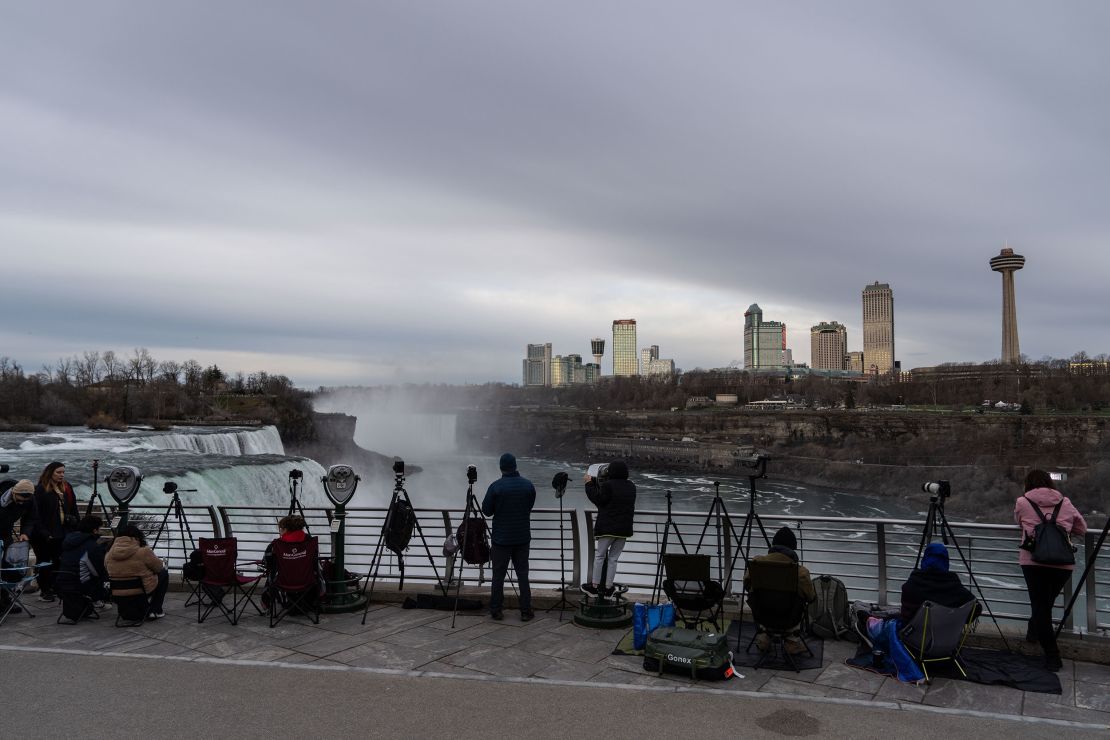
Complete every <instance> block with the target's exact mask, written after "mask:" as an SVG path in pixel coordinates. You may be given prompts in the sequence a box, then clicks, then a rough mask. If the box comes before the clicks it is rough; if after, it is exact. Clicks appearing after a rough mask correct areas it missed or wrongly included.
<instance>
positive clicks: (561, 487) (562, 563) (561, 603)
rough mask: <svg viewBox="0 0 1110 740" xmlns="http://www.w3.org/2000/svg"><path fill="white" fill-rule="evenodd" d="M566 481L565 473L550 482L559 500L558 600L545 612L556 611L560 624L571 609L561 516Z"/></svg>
mask: <svg viewBox="0 0 1110 740" xmlns="http://www.w3.org/2000/svg"><path fill="white" fill-rule="evenodd" d="M567 479H568V476H567V474H566V473H558V474H556V475H555V478H554V480H552V481H551V485H552V487H553V488H554V489H555V498H557V499H559V600H558V601H556V602H555V603H554V604H552V605H551V606H549V607H548V608H547V611H552V610H553V609H558V610H559V621H560V622H562V621H563V613H564V612H565V611H566V610H567V609H570V608H572V607H571V603H570V602H569V601H567V575H566V574H567V555H566V545H565V540H564V534H563V525H564V519H565V517H564V516H563V494H564V493H566V490H567Z"/></svg>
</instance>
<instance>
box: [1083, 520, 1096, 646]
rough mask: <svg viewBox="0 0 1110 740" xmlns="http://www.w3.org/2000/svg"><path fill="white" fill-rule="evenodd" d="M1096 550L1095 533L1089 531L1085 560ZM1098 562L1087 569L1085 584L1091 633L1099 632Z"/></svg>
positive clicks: (1084, 542)
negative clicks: (1096, 574) (1096, 575)
mask: <svg viewBox="0 0 1110 740" xmlns="http://www.w3.org/2000/svg"><path fill="white" fill-rule="evenodd" d="M1094 551H1095V533H1094V532H1091V531H1088V532H1087V534H1086V535H1084V537H1083V561H1084V562H1086V561H1087V558H1089V557H1090V556H1091V553H1092V552H1094ZM1097 564H1098V563H1092V564H1091V569H1090V570H1089V571H1087V582H1086V583H1085V584H1083V587H1084V588H1085V590H1086V593H1085V596H1086V598H1087V632H1089V633H1091V634H1098V588H1097V584H1098V579H1097V578H1095V566H1096V565H1097Z"/></svg>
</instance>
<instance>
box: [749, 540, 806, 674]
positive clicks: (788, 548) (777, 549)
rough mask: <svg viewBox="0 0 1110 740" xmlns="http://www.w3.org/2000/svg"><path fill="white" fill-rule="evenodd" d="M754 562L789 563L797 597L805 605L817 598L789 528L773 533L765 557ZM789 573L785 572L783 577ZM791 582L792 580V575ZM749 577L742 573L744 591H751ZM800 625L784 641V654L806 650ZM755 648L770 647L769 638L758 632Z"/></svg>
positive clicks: (762, 632) (765, 634)
mask: <svg viewBox="0 0 1110 740" xmlns="http://www.w3.org/2000/svg"><path fill="white" fill-rule="evenodd" d="M752 560H753V561H755V562H767V563H775V564H778V565H782V564H786V563H790V564H793V565H794V566H795V567H796V568H797V573H798V595H799V596H800V597H802V600H803V601H804V602H805V603H807V604H808V603H809V602H811V601H813V600H814V599H816V598H817V592H816V591H815V590H814V588H813V579H812V578H811V577H810V575H809V569H807V568H806V567H805V566H804V565H802V564H801V563H800V562H798V538H797V537H796V536H795V535H794V532H792V531H791V530H790V528H789V527H782V528H781V529H779V531H777V532H775V536H774V537H773V538H772V539H771V549H770V550H768V551H767V554H766V555H760V556H759V557H757V558H752ZM786 573H789V571H785V572H784V575H786ZM790 575H791V580H793V574H790ZM751 585H752V582H751V576H750V574H749V573H748V571H746V570H745V572H744V589H745V590H747V591H749V592H750V590H751ZM800 630H801V625H800V624H799V625H798V626H797V628H796V629H794V630H792V631H791V634H790V636H788V637H787V638H786V640H785V643H786V652H788V653H791V654H798V653H804V652H806V650H807V648H806V646H805V643H804V642H802V639H801V637H800V634H801V633H800ZM755 644H756V647H758V648H759V649H760V650H767V649H768V648H769V647H770V645H771V638H770V636H769V635H768V634H767V633H766V632H764V631H762V629H761V630H760V632H759V633H758V634H757V635H756V638H755Z"/></svg>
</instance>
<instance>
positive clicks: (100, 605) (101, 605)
mask: <svg viewBox="0 0 1110 740" xmlns="http://www.w3.org/2000/svg"><path fill="white" fill-rule="evenodd" d="M93 606H95V607H96V608H97V609H99V610H100V611H105V610H106V609H111V608H112V607H113V606H115V604H113V603H112V602H110V601H94V602H93Z"/></svg>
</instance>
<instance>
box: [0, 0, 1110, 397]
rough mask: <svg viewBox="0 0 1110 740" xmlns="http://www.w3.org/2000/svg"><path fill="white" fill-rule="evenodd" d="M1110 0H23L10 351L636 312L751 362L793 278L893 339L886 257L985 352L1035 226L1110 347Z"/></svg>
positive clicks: (572, 329) (714, 351) (365, 338)
mask: <svg viewBox="0 0 1110 740" xmlns="http://www.w3.org/2000/svg"><path fill="white" fill-rule="evenodd" d="M409 5H412V4H409ZM1108 21H1110V10H1108V9H1107V8H1106V7H1105V6H1104V5H1103V4H1101V3H1095V2H1089V3H1070V4H1069V5H1068V6H1067V7H1066V8H1058V7H1048V6H1035V7H1024V6H1023V7H1015V6H1013V4H1011V3H987V2H980V3H971V4H962V5H960V6H959V7H958V8H957V7H955V6H951V7H947V6H941V7H925V6H906V7H896V6H893V5H891V4H889V3H877V2H876V3H839V4H837V5H836V6H831V5H828V4H826V3H790V4H771V3H735V2H727V3H726V2H720V3H714V2H706V3H701V4H698V5H696V6H682V7H679V6H677V5H674V4H672V3H644V2H623V3H621V2H615V3H608V4H604V5H603V6H598V5H596V4H592V5H589V6H587V5H581V6H578V7H573V6H570V7H568V6H566V5H558V6H552V5H550V4H543V3H507V2H492V1H491V2H477V3H467V4H465V5H457V4H450V3H442V4H419V5H418V6H413V7H410V6H405V5H390V4H385V3H329V4H327V5H326V6H324V7H322V8H311V9H310V8H308V7H307V6H301V5H300V4H293V3H279V2H267V3H253V4H252V3H236V4H234V5H231V6H227V5H224V6H211V7H205V8H197V7H186V6H164V5H162V6H158V7H153V6H149V5H147V4H143V3H134V2H115V3H98V4H97V5H96V6H95V7H93V6H88V7H83V6H76V7H69V8H66V9H65V10H64V12H63V11H62V10H60V9H54V8H51V7H48V6H41V5H30V4H28V5H23V6H20V5H9V6H7V7H5V8H4V9H3V10H2V11H0V241H2V243H4V244H5V253H6V258H5V262H6V266H5V269H6V271H7V272H8V275H9V276H11V280H10V281H9V282H10V283H11V284H10V286H9V287H8V289H7V290H6V291H4V293H3V295H2V296H0V310H2V311H3V313H4V315H5V316H7V317H18V322H15V323H17V324H18V325H13V322H8V324H7V326H8V329H7V330H6V333H5V334H4V335H3V336H4V348H3V349H2V350H0V353H3V354H8V355H11V356H14V357H17V358H19V359H21V360H23V361H24V362H25V363H26V364H27V365H28V366H32V367H34V366H37V364H38V363H40V362H43V361H49V360H52V359H54V358H55V357H57V356H58V355H59V354H62V353H65V352H68V351H70V350H69V349H67V348H75V349H74V351H76V349H86V348H89V349H92V348H104V347H107V346H111V347H114V348H117V349H126V348H130V347H132V346H136V345H147V346H151V347H152V348H156V347H158V348H164V349H165V350H166V351H173V352H183V353H186V354H188V355H190V356H195V357H197V359H200V360H201V361H205V362H207V361H209V358H212V361H217V360H218V361H221V362H223V361H224V359H223V358H226V359H227V361H232V362H246V361H251V360H256V361H258V362H274V363H279V364H281V365H282V366H280V367H270V368H267V369H270V370H273V371H277V372H288V374H290V375H292V376H294V378H295V379H296V380H298V381H299V382H301V383H303V384H305V385H313V384H315V383H316V382H352V383H354V382H378V381H393V380H397V379H405V378H412V379H417V380H448V381H460V380H469V381H472V382H473V381H482V380H486V379H505V380H516V379H517V374H518V368H519V358H520V356H521V355H522V353H523V346H524V344H525V343H527V342H533V341H552V342H554V343H555V349H556V352H563V353H565V352H580V353H582V354H586V352H587V349H588V345H587V342H588V339H589V337H591V336H595V335H600V336H606V335H607V334H608V332H609V323H610V322H611V320H612V319H613V318H619V317H628V316H634V317H636V318H638V319H639V320H640V340H641V343H642V344H649V343H658V344H660V345H662V347H663V353H664V354H665V355H667V356H673V357H674V358H675V359H676V361H677V362H678V364H679V365H680V366H683V367H694V366H698V365H700V366H706V367H709V366H717V365H724V364H727V363H728V362H730V361H732V360H735V359H737V358H739V357H740V356H741V355H742V349H741V347H740V344H741V331H742V329H741V323H742V314H743V311H744V310H745V309H746V307H747V306H748V305H749V304H750V303H753V302H759V303H760V304H761V305H762V306H763V307H764V309H765V311H766V312H767V316H768V317H769V318H775V319H780V320H784V321H786V322H787V323H788V326H789V334H790V337H791V340H790V344H791V346H792V347H793V348H794V351H795V357H796V358H797V359H799V360H806V359H808V354H809V353H808V338H807V334H808V327H809V325H810V324H811V323H814V322H816V321H819V320H825V319H835V320H839V321H841V322H842V323H845V324H846V325H847V326H848V328H849V345H850V347H851V348H858V347H859V344H860V333H859V329H860V299H859V293H860V291H861V290H862V288H863V286H864V285H866V284H867V283H869V282H872V281H874V280H880V281H883V282H889V283H890V284H891V285H892V287H893V288H894V290H895V300H896V317H897V324H896V326H897V341H898V346H899V350H900V352H899V354H901V355H902V356H903V359H904V361H905V362H904V364H905V365H907V366H917V365H925V364H933V363H937V362H943V361H950V360H971V361H979V360H985V359H989V358H992V357H996V356H997V355H998V353H999V345H1000V336H999V335H1000V330H999V323H1000V322H999V320H998V318H999V313H1000V296H999V293H1000V291H999V285H998V284H999V279H998V276H997V275H994V274H993V273H990V271H989V269H988V267H987V260H988V259H989V257H991V256H993V254H995V253H997V250H998V249H999V248H1000V247H1001V246H1002V245H1003V243H1004V242H1005V240H1009V241H1010V243H1011V245H1012V246H1013V247H1014V248H1016V249H1017V250H1018V251H1020V252H1022V253H1024V254H1025V255H1026V257H1027V258H1028V265H1027V268H1026V270H1025V271H1023V272H1022V273H1020V274H1019V276H1018V302H1019V305H1018V311H1019V320H1020V325H1021V332H1022V348H1023V349H1024V350H1025V351H1026V352H1027V353H1028V354H1030V355H1032V356H1034V357H1039V356H1041V355H1044V354H1052V355H1069V354H1071V353H1073V352H1075V351H1077V350H1080V349H1085V350H1087V351H1089V352H1092V353H1097V352H1104V351H1108V350H1110V347H1107V346H1106V332H1105V329H1104V328H1103V326H1102V324H1103V322H1104V316H1105V315H1106V313H1107V309H1108V308H1110V300H1107V298H1106V297H1105V287H1104V283H1105V277H1106V275H1107V274H1108V272H1110V269H1108V268H1110V257H1108V256H1107V250H1106V249H1105V242H1106V236H1107V234H1108V232H1110V223H1108V220H1110V216H1108V215H1107V212H1106V209H1105V206H1104V203H1103V201H1104V198H1105V193H1106V192H1108V191H1110V189H1108V187H1107V186H1108V185H1110V182H1108V177H1110V176H1108V174H1107V173H1108V172H1110V150H1108V147H1107V145H1106V143H1105V134H1104V130H1105V121H1106V120H1108V119H1110V115H1108V114H1110V96H1107V95H1106V92H1107V82H1108V77H1107V71H1106V70H1108V69H1110V51H1108V49H1107V47H1106V46H1105V44H1104V43H1103V38H1104V35H1105V31H1106V28H1107V27H1108V25H1110V24H1108ZM44 286H50V287H49V288H48V289H46V290H44V289H43V287H44ZM29 307H33V308H29ZM55 349H56V351H54V350H55ZM237 353H238V354H237ZM242 353H248V354H246V355H244V354H242ZM290 368H292V369H290ZM243 369H245V370H251V369H257V368H254V367H245V368H243Z"/></svg>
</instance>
